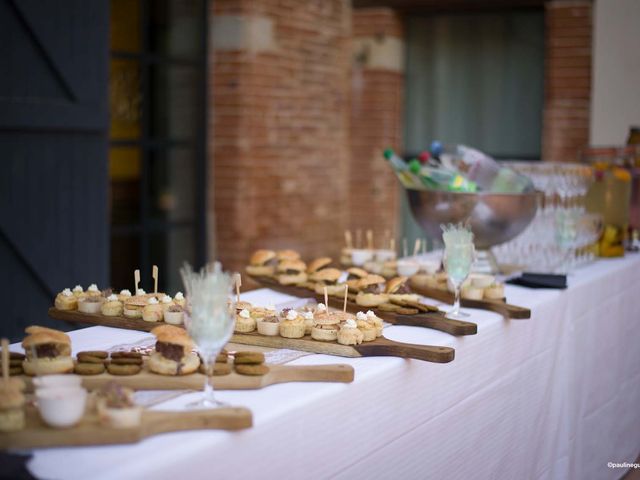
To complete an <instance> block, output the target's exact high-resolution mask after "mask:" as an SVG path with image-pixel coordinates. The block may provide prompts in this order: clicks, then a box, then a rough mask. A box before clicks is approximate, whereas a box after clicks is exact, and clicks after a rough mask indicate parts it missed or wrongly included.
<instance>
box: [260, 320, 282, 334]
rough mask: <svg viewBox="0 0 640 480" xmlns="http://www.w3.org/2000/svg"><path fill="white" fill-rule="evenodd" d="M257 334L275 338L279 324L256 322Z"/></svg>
mask: <svg viewBox="0 0 640 480" xmlns="http://www.w3.org/2000/svg"><path fill="white" fill-rule="evenodd" d="M257 326H258V333H259V334H260V335H266V336H268V337H275V336H277V335H278V333H279V331H280V324H279V323H277V322H257Z"/></svg>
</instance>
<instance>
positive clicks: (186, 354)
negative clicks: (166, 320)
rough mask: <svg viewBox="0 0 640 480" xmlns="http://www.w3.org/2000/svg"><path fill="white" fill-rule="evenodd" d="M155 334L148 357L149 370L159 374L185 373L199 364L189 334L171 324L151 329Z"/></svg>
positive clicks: (193, 369)
mask: <svg viewBox="0 0 640 480" xmlns="http://www.w3.org/2000/svg"><path fill="white" fill-rule="evenodd" d="M151 333H153V334H154V335H155V336H156V348H155V350H154V351H153V353H152V354H151V357H150V358H149V370H151V371H152V372H155V373H159V374H160V375H186V374H189V373H193V372H195V371H196V370H197V369H198V367H199V366H200V358H199V357H198V355H197V354H196V353H194V352H192V349H193V342H192V341H191V338H190V337H189V334H188V333H187V332H186V331H185V330H184V329H183V328H179V327H174V326H173V325H162V326H161V327H156V328H154V329H153V330H151Z"/></svg>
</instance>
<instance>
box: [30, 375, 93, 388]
mask: <svg viewBox="0 0 640 480" xmlns="http://www.w3.org/2000/svg"><path fill="white" fill-rule="evenodd" d="M33 385H34V386H35V387H36V388H56V387H80V385H82V378H80V376H79V375H73V374H66V375H43V376H41V377H35V378H34V379H33Z"/></svg>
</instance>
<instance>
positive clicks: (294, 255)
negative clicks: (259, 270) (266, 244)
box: [276, 250, 300, 262]
mask: <svg viewBox="0 0 640 480" xmlns="http://www.w3.org/2000/svg"><path fill="white" fill-rule="evenodd" d="M276 258H277V259H278V262H282V261H284V260H300V254H299V253H298V252H296V251H295V250H278V252H277V253H276Z"/></svg>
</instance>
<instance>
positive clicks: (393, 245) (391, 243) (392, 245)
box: [389, 237, 396, 253]
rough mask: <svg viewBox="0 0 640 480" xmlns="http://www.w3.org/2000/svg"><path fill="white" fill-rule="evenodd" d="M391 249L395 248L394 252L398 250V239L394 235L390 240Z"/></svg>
mask: <svg viewBox="0 0 640 480" xmlns="http://www.w3.org/2000/svg"><path fill="white" fill-rule="evenodd" d="M389 250H393V252H394V253H395V251H396V239H395V238H393V237H391V240H390V241H389Z"/></svg>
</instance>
